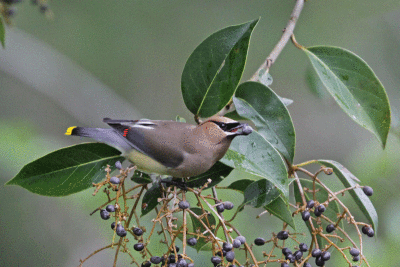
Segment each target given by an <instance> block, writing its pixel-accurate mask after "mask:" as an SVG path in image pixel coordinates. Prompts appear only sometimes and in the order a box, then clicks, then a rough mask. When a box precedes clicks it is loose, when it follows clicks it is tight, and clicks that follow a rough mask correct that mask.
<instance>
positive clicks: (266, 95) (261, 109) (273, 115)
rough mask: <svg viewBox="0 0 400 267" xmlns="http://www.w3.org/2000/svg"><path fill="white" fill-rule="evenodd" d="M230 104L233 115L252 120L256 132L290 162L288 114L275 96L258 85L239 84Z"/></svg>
mask: <svg viewBox="0 0 400 267" xmlns="http://www.w3.org/2000/svg"><path fill="white" fill-rule="evenodd" d="M233 103H234V104H235V107H236V111H237V113H238V114H239V115H240V116H242V117H245V118H248V119H250V120H251V121H253V122H254V124H255V125H256V127H257V130H258V133H259V134H261V136H262V137H264V138H265V139H266V140H268V142H270V143H271V144H272V145H273V146H274V147H275V148H276V149H277V150H278V151H279V152H280V153H281V154H282V155H283V156H284V157H285V158H286V159H287V160H288V161H289V162H290V163H292V162H293V157H294V148H295V143H296V136H295V131H294V126H293V122H292V119H291V117H290V114H289V111H288V110H287V108H286V106H285V105H284V104H283V103H282V101H281V99H280V98H279V96H278V95H276V94H275V93H274V92H273V91H272V90H271V89H270V88H268V87H267V86H265V85H263V84H261V83H257V82H245V83H242V84H241V85H239V87H238V89H237V91H236V94H235V97H234V98H233Z"/></svg>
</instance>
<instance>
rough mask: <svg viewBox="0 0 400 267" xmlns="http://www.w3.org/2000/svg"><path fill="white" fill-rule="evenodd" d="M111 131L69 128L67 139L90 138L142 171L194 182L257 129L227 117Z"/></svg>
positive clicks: (121, 125)
mask: <svg viewBox="0 0 400 267" xmlns="http://www.w3.org/2000/svg"><path fill="white" fill-rule="evenodd" d="M103 122H105V123H107V124H108V125H109V126H110V127H111V128H108V129H105V128H86V127H77V126H72V127H69V128H68V129H67V131H66V133H65V134H66V135H72V136H81V137H90V138H92V139H94V140H96V141H99V142H102V143H105V144H107V145H109V146H111V147H114V148H116V149H117V150H119V151H120V152H121V155H122V156H123V157H125V158H126V159H128V160H129V161H130V162H131V163H133V164H134V165H135V166H136V168H137V169H138V170H139V171H143V172H145V173H149V174H158V175H169V176H172V177H176V178H190V177H193V176H197V175H200V174H202V173H204V172H206V171H208V170H209V169H210V168H211V167H212V166H213V165H214V164H215V163H216V162H217V161H219V160H220V159H221V158H222V157H223V156H224V155H225V153H226V152H227V151H228V149H229V146H230V144H231V142H232V140H233V139H234V138H235V137H236V136H240V135H249V134H251V133H252V132H253V128H252V127H251V126H249V125H248V124H247V123H241V122H238V121H235V120H233V119H230V118H227V117H224V116H218V115H216V116H212V117H210V118H208V119H207V120H205V121H204V122H202V123H200V124H198V125H193V124H189V123H184V122H177V121H168V120H148V119H140V120H118V119H117V120H114V119H110V118H104V119H103Z"/></svg>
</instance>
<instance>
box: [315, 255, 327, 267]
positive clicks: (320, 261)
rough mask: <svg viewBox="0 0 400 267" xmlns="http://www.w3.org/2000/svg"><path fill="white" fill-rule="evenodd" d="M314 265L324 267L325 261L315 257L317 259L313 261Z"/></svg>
mask: <svg viewBox="0 0 400 267" xmlns="http://www.w3.org/2000/svg"><path fill="white" fill-rule="evenodd" d="M315 264H316V265H317V266H324V264H325V261H324V260H323V259H322V258H321V257H317V258H316V259H315Z"/></svg>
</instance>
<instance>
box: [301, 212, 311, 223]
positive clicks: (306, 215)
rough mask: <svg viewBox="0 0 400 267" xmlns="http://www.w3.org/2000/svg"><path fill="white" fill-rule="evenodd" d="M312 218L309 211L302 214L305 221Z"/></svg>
mask: <svg viewBox="0 0 400 267" xmlns="http://www.w3.org/2000/svg"><path fill="white" fill-rule="evenodd" d="M310 216H311V214H310V212H309V211H308V210H306V211H303V212H302V213H301V218H302V219H303V221H305V222H306V221H308V219H310Z"/></svg>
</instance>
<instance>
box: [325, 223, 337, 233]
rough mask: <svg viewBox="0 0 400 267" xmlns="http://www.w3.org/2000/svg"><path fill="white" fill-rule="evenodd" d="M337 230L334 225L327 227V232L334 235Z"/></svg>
mask: <svg viewBox="0 0 400 267" xmlns="http://www.w3.org/2000/svg"><path fill="white" fill-rule="evenodd" d="M335 230H336V227H335V225H333V224H328V225H327V226H326V232H328V233H332V232H333V231H335Z"/></svg>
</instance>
